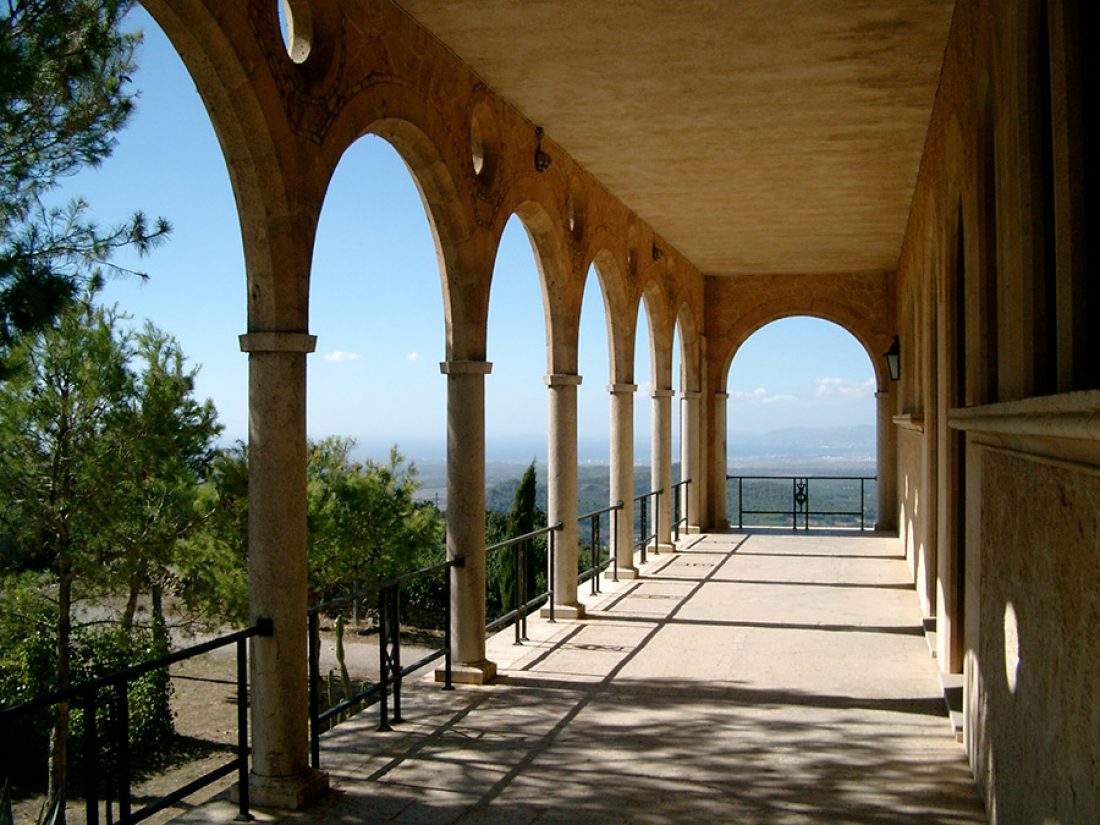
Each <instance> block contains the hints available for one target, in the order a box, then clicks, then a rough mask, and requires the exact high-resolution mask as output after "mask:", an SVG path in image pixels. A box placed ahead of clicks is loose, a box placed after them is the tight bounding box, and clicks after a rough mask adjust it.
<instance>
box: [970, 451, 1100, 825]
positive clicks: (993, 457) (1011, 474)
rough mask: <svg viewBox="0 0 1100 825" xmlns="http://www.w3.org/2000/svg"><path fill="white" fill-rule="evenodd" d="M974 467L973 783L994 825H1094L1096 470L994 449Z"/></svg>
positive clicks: (1099, 569) (1098, 686) (1099, 683)
mask: <svg viewBox="0 0 1100 825" xmlns="http://www.w3.org/2000/svg"><path fill="white" fill-rule="evenodd" d="M982 472H983V485H982V486H983V507H982V534H983V535H984V536H985V541H984V542H983V546H982V596H981V606H982V619H981V643H980V652H979V659H980V667H981V678H982V682H983V684H984V686H985V698H984V701H983V702H982V703H981V705H980V706H979V713H980V714H981V715H983V716H984V718H982V719H980V720H979V725H980V727H981V728H984V729H985V731H986V735H985V736H984V737H983V740H982V741H981V742H979V743H977V745H978V753H976V754H975V755H976V756H977V760H976V762H977V764H976V767H977V768H978V771H979V781H980V782H982V784H986V785H987V786H988V788H989V790H990V791H992V799H993V800H994V802H995V810H994V811H991V813H992V814H994V819H995V821H999V822H1065V823H1070V822H1096V821H1097V820H1096V817H1097V816H1098V815H1100V675H1098V674H1100V665H1098V663H1100V510H1098V507H1097V502H1100V472H1098V471H1097V470H1095V469H1091V468H1077V467H1074V466H1072V465H1065V464H1059V463H1055V462H1050V461H1045V460H1043V459H1037V458H1033V457H1029V456H1026V455H1023V454H1017V453H1010V452H1002V451H995V450H987V451H986V452H985V459H984V462H983V470H982ZM1009 604H1011V605H1012V608H1011V613H1012V614H1014V615H1015V622H1014V624H1015V625H1016V630H1015V633H1014V632H1013V628H1012V627H1011V625H1012V624H1013V621H1012V619H1011V618H1009V619H1008V621H1007V624H1008V625H1009V627H1008V628H1007V630H1006V612H1007V605H1009ZM1016 639H1018V653H1017V646H1016V645H1015V644H1014V641H1015V640H1016ZM1017 656H1018V665H1016V664H1015V663H1016V661H1017ZM1010 672H1011V678H1012V680H1014V681H1015V686H1014V689H1013V688H1012V687H1011V686H1010Z"/></svg>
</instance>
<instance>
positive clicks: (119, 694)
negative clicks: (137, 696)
mask: <svg viewBox="0 0 1100 825" xmlns="http://www.w3.org/2000/svg"><path fill="white" fill-rule="evenodd" d="M128 693H129V692H128V691H127V684H126V681H125V680H123V681H121V682H118V683H116V684H115V708H116V712H115V747H116V748H117V749H118V751H117V758H116V762H115V767H116V769H117V770H118V821H119V822H129V821H130V701H129V695H128Z"/></svg>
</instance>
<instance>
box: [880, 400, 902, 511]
mask: <svg viewBox="0 0 1100 825" xmlns="http://www.w3.org/2000/svg"><path fill="white" fill-rule="evenodd" d="M890 390H891V387H890V386H889V385H888V386H887V388H886V389H885V390H880V391H879V392H876V393H875V402H876V405H877V413H878V417H877V422H876V442H877V443H876V448H877V449H876V451H875V452H876V456H875V459H876V461H875V463H876V465H877V470H876V474H877V475H878V514H877V518H876V519H875V529H876V530H885V531H888V532H897V529H898V433H897V428H896V427H895V425H894V394H893V393H892V392H891V391H890Z"/></svg>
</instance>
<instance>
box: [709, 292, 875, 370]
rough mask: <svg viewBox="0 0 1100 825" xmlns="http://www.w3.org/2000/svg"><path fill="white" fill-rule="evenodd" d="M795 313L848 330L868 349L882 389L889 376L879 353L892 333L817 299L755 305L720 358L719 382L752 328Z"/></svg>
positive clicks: (845, 308)
mask: <svg viewBox="0 0 1100 825" xmlns="http://www.w3.org/2000/svg"><path fill="white" fill-rule="evenodd" d="M795 316H809V317H811V318H820V319H821V320H824V321H832V322H833V323H834V324H836V325H837V326H839V327H841V328H842V329H844V330H845V331H846V332H848V333H849V334H851V336H852V337H853V338H855V339H856V340H857V341H858V342H859V343H860V345H861V346H862V347H863V349H864V351H865V352H866V353H867V357H868V359H870V361H871V366H872V369H874V371H875V383H876V385H877V387H878V388H879V389H880V390H881V389H882V388H883V387H885V386H886V382H887V381H888V380H889V377H888V376H887V375H886V361H885V359H884V358H883V357H882V353H884V352H886V350H887V348H888V347H889V346H890V341H891V340H892V336H890V335H888V334H887V333H885V332H879V331H874V330H867V329H866V328H865V321H866V319H861V318H859V317H858V316H854V315H853V313H852V312H851V311H850V309H849V308H848V307H845V306H843V305H842V304H831V303H828V302H817V303H815V304H814V305H813V306H808V307H792V306H790V302H789V301H772V302H769V303H766V304H763V305H761V306H760V307H757V308H756V309H755V310H754V311H753V312H752V313H751V314H750V315H749V316H747V317H745V318H744V321H743V324H742V325H741V326H740V328H739V329H738V331H737V333H736V337H735V343H734V344H733V346H732V347H731V348H730V349H729V351H728V353H727V354H726V355H725V357H724V359H723V366H722V369H721V371H720V373H719V376H720V379H719V383H718V386H719V387H725V386H726V384H727V382H728V380H729V370H730V366H731V365H732V364H733V359H734V357H735V356H736V355H737V351H738V350H739V349H741V345H742V344H744V343H745V341H747V340H748V339H749V337H750V336H751V335H752V334H753V333H754V332H756V331H757V330H759V329H761V328H763V327H765V326H767V325H768V324H770V323H772V322H773V321H779V320H782V319H783V318H793V317H795ZM861 322H863V323H861Z"/></svg>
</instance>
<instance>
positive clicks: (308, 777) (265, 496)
mask: <svg viewBox="0 0 1100 825" xmlns="http://www.w3.org/2000/svg"><path fill="white" fill-rule="evenodd" d="M240 343H241V350H242V351H244V352H246V353H248V610H249V617H250V618H251V619H252V621H255V620H257V619H259V618H267V619H271V620H272V623H273V625H274V633H273V635H271V636H269V637H264V636H257V637H255V638H253V640H252V661H251V669H252V702H251V705H252V773H251V775H250V777H249V792H250V794H251V799H252V803H253V804H254V805H257V806H260V807H272V808H301V807H303V806H305V805H307V804H308V803H309V802H310V801H311V800H312V799H313V798H315V797H316V796H317V795H319V794H321V793H323V792H324V791H325V790H327V788H328V775H327V774H323V773H320V772H318V771H313V770H311V769H310V767H309V730H308V721H309V698H308V693H307V681H308V675H307V661H308V660H307V642H306V635H307V634H306V608H307V598H308V590H307V587H308V585H307V582H308V575H307V573H308V569H307V560H306V354H307V353H310V352H313V349H314V347H315V346H316V343H317V339H316V337H314V336H312V335H307V334H305V333H296V332H255V333H250V334H248V335H242V336H241V337H240Z"/></svg>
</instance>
